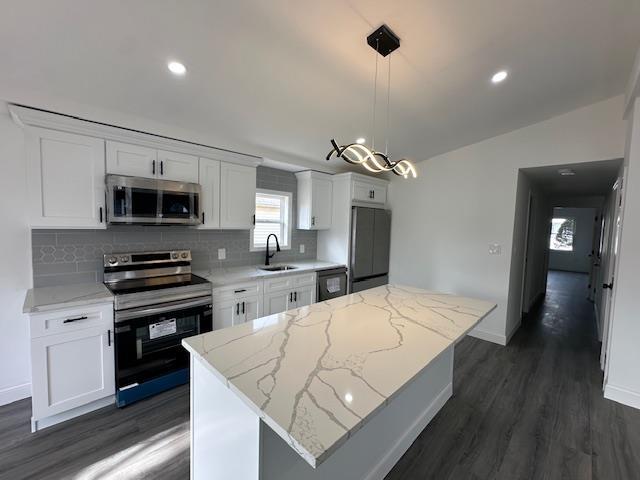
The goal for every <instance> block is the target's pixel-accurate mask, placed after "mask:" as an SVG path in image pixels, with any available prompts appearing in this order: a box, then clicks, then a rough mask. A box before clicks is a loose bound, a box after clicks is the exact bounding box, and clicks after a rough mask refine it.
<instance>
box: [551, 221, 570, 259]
mask: <svg viewBox="0 0 640 480" xmlns="http://www.w3.org/2000/svg"><path fill="white" fill-rule="evenodd" d="M575 231H576V219H575V218H553V219H552V220H551V236H550V238H549V248H550V249H551V250H560V251H563V252H571V251H573V236H574V233H575Z"/></svg>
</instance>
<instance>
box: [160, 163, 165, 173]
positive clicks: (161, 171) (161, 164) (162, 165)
mask: <svg viewBox="0 0 640 480" xmlns="http://www.w3.org/2000/svg"><path fill="white" fill-rule="evenodd" d="M160 175H164V160H160Z"/></svg>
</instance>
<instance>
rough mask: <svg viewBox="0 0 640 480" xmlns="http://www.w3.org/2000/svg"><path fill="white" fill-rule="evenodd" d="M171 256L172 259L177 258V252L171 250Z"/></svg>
mask: <svg viewBox="0 0 640 480" xmlns="http://www.w3.org/2000/svg"><path fill="white" fill-rule="evenodd" d="M171 258H173V259H174V260H177V259H178V253H177V252H173V253H172V254H171Z"/></svg>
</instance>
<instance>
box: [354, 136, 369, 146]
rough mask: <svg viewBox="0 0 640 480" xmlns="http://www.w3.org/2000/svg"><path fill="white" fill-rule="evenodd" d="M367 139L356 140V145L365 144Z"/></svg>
mask: <svg viewBox="0 0 640 480" xmlns="http://www.w3.org/2000/svg"><path fill="white" fill-rule="evenodd" d="M366 141H367V139H366V138H364V137H360V138H358V139H357V140H356V143H359V144H360V145H362V144H364V142H366Z"/></svg>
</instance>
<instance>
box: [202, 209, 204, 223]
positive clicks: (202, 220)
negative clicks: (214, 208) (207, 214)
mask: <svg viewBox="0 0 640 480" xmlns="http://www.w3.org/2000/svg"><path fill="white" fill-rule="evenodd" d="M202 223H204V212H202Z"/></svg>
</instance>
